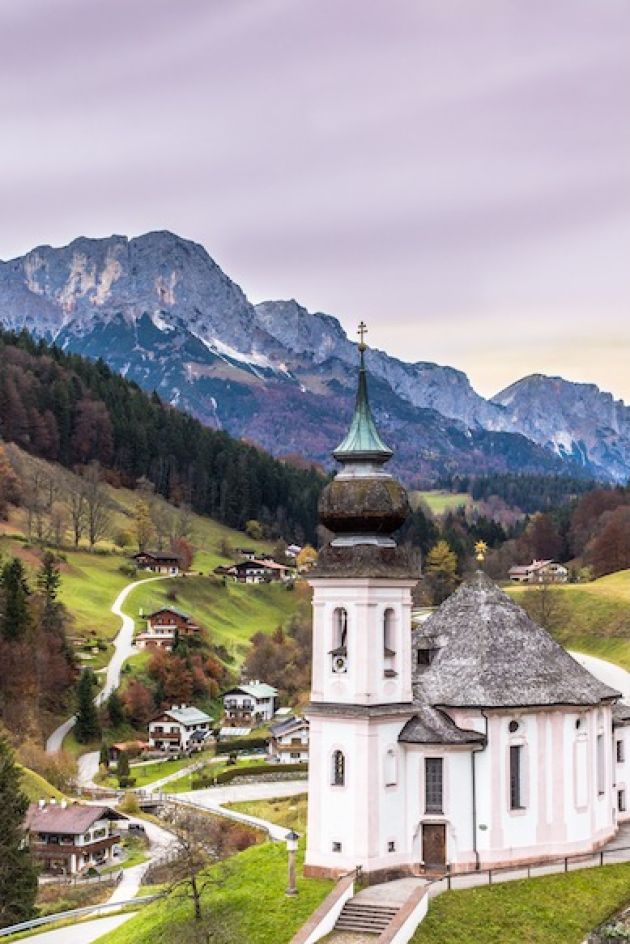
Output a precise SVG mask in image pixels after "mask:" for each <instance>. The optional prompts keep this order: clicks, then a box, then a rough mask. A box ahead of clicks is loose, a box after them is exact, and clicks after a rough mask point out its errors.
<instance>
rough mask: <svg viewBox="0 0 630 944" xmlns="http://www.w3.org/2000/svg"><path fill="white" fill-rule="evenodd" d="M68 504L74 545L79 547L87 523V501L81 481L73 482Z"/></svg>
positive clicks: (67, 498) (70, 486)
mask: <svg viewBox="0 0 630 944" xmlns="http://www.w3.org/2000/svg"><path fill="white" fill-rule="evenodd" d="M66 506H67V508H68V513H69V515H70V528H71V530H72V540H73V541H74V546H75V547H78V546H79V543H80V541H81V538H82V537H83V533H84V531H85V525H86V512H87V507H86V502H85V495H84V493H83V487H82V485H81V484H80V483H76V482H71V483H70V485H69V488H68V491H67V494H66Z"/></svg>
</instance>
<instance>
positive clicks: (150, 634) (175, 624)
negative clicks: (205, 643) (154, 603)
mask: <svg viewBox="0 0 630 944" xmlns="http://www.w3.org/2000/svg"><path fill="white" fill-rule="evenodd" d="M200 633H201V627H200V626H199V625H198V624H197V623H195V621H194V620H193V619H192V617H190V616H188V614H187V613H182V612H181V611H180V610H175V609H173V608H172V607H163V608H162V609H160V610H156V611H155V613H151V614H150V615H149V616H147V626H146V629H145V630H143V631H142V632H141V633H138V635H137V636H136V638H135V644H136V646H137V647H138V649H166V650H167V652H170V651H171V650H172V648H173V646H174V645H175V641H176V640H177V639H190V638H197V637H198V636H199V635H200Z"/></svg>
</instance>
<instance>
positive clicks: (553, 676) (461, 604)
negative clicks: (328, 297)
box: [305, 342, 630, 881]
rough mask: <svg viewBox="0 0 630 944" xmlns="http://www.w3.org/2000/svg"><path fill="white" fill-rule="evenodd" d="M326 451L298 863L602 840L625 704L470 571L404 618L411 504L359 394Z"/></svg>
mask: <svg viewBox="0 0 630 944" xmlns="http://www.w3.org/2000/svg"><path fill="white" fill-rule="evenodd" d="M359 350H360V369H359V382H358V393H357V399H356V406H355V411H354V415H353V417H352V422H351V425H350V429H349V432H348V434H347V436H346V438H345V439H344V440H343V442H342V443H341V444H340V445H339V446H338V447H337V449H336V450H335V451H334V453H333V455H334V457H335V459H337V460H338V461H339V462H340V463H341V470H340V471H339V472H338V473H337V475H336V477H335V478H334V479H333V481H332V482H330V483H329V484H328V486H327V487H326V488H325V490H324V492H323V494H322V496H321V500H320V506H319V517H320V521H321V524H322V525H324V526H325V528H327V529H328V531H330V532H332V535H333V537H332V540H331V541H330V543H329V544H327V545H326V546H325V547H324V548H323V549H322V550H321V552H320V554H319V559H318V563H317V565H316V567H315V568H314V569H313V570H312V571H311V573H310V575H309V582H310V584H311V586H312V588H313V613H314V625H313V672H312V690H311V701H310V704H309V706H308V708H307V711H306V715H307V718H308V721H309V726H310V745H309V753H310V765H309V781H308V794H309V803H308V837H307V850H306V861H305V871H306V873H307V874H310V875H327V876H336V875H341V874H343V873H346V872H348V871H350V870H352V869H355V868H356V867H357V866H360V867H361V868H362V870H363V873H364V874H365V875H366V877H367V879H368V881H378V880H379V877H385V876H390V877H391V876H392V875H396V874H398V875H401V874H419V873H422V872H423V871H424V870H426V869H433V868H435V869H438V870H444V869H446V868H448V869H450V870H451V871H453V872H462V871H469V870H475V869H480V868H487V867H491V866H492V867H495V866H501V865H513V864H517V863H518V864H522V863H527V862H532V861H539V860H541V859H543V860H544V859H546V858H548V857H557V856H565V855H569V854H572V853H585V852H589V851H591V850H595V849H598V848H599V847H600V846H602V845H603V844H604V843H605V842H606V841H607V840H609V839H610V838H611V837H612V836H614V834H615V832H616V830H617V825H618V823H619V822H620V820H622V819H625V818H626V817H627V815H628V814H627V812H626V810H627V803H628V796H627V790H628V788H629V783H630V781H629V776H630V770H628V764H629V763H630V744H629V743H628V739H629V738H628V735H629V733H630V709H628V708H626V707H625V706H620V705H619V704H618V702H619V698H620V695H619V693H618V692H617V691H615V690H614V689H612V688H609V687H608V686H607V685H604V684H603V683H601V682H600V681H598V680H597V679H596V678H594V677H593V676H592V675H591V674H590V673H589V672H588V671H586V670H585V669H584V668H582V667H581V666H580V665H579V664H578V663H577V662H576V661H575V660H574V659H573V658H572V657H571V656H570V655H569V654H568V653H567V652H566V651H565V650H564V649H563V648H562V647H561V646H560V645H558V644H557V643H556V642H555V641H554V640H553V639H552V638H551V636H549V635H548V633H546V632H545V631H544V630H543V629H541V628H540V627H539V626H537V625H536V624H535V623H534V622H532V620H531V619H530V618H529V617H528V615H527V614H526V613H525V611H524V610H522V609H521V608H520V607H519V606H518V605H517V604H516V603H514V602H513V601H512V600H511V599H510V598H509V597H508V596H507V595H506V594H505V593H503V592H502V591H501V590H500V589H499V588H498V587H497V586H496V585H495V584H494V583H493V582H492V581H491V580H490V579H489V578H488V577H487V576H486V574H485V573H483V572H482V571H481V570H480V571H478V572H477V573H476V574H475V575H474V576H473V577H472V579H470V580H468V581H467V582H465V583H464V584H463V585H462V586H460V588H459V589H458V590H457V591H456V592H455V593H454V594H453V595H452V596H451V597H449V598H448V599H447V600H446V602H445V603H443V604H442V606H440V607H439V608H438V609H437V610H436V611H435V612H434V613H433V614H432V615H431V616H430V617H429V618H428V619H427V620H426V621H425V622H423V623H422V624H420V625H419V626H418V627H417V628H415V629H414V630H413V631H412V626H411V604H412V600H411V591H412V589H413V587H414V586H415V584H416V582H417V580H418V574H417V572H416V569H415V568H414V563H413V561H412V559H411V558H410V556H409V555H408V553H407V551H406V549H405V548H404V547H401V546H398V545H397V543H396V540H395V538H394V536H393V535H394V533H395V532H396V530H397V529H398V528H399V527H400V526H401V525H402V524H403V522H404V521H405V519H406V517H407V514H408V509H409V505H408V499H407V494H406V491H405V489H404V488H403V486H402V485H401V484H400V483H399V482H397V481H396V479H395V478H393V476H392V475H391V474H389V473H388V471H387V470H386V468H385V465H386V463H387V461H388V460H389V459H390V458H391V456H392V451H391V449H389V448H388V447H387V446H386V445H385V443H384V442H383V440H382V439H381V437H380V435H379V433H378V431H377V429H376V425H375V423H374V419H373V416H372V413H371V410H370V406H369V403H368V393H367V380H366V371H365V364H364V350H365V346H364V344H363V342H361V344H360V345H359Z"/></svg>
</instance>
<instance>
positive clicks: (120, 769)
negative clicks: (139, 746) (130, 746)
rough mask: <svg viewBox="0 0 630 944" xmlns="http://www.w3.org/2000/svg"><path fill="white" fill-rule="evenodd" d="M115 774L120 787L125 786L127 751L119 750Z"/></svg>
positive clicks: (127, 777) (127, 771)
mask: <svg viewBox="0 0 630 944" xmlns="http://www.w3.org/2000/svg"><path fill="white" fill-rule="evenodd" d="M116 776H117V777H118V783H119V785H120V786H121V787H122V786H127V782H128V780H129V757H128V756H127V751H121V752H120V754H119V755H118V763H117V764H116Z"/></svg>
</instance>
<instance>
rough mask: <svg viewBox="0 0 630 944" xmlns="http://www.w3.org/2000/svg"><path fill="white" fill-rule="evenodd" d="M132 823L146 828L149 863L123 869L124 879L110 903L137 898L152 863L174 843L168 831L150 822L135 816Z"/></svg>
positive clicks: (111, 897)
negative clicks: (145, 874)
mask: <svg viewBox="0 0 630 944" xmlns="http://www.w3.org/2000/svg"><path fill="white" fill-rule="evenodd" d="M129 820H130V822H132V823H140V824H141V825H142V826H144V829H145V833H146V836H147V838H148V840H149V859H148V861H147V862H141V863H140V864H139V865H132V866H131V868H128V869H123V877H122V879H121V881H120V882H119V883H118V885H117V886H116V888H115V889H114V891H113V893H112V895H111V896H110V897H109V898H108V901H109V902H112V903H113V902H115V901H128V900H129V899H130V898H135V897H136V895H137V894H138V892H139V891H140V885H141V883H142V879H143V877H144V873H145V872H146V871H147V869H148V868H149V866H150V865H151V863H152V862H155V861H156V860H157V859H160V858H161V857H162V856H164V854H165V853H166V851H167V850H168V848H169V846H170V845H171V843H172V842H173V836H172V835H171V833H169V832H168V830H166V829H163V828H162V827H161V826H158V825H157V823H152V822H151V821H150V820H146V819H137V818H136V817H134V816H130V817H129Z"/></svg>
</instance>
